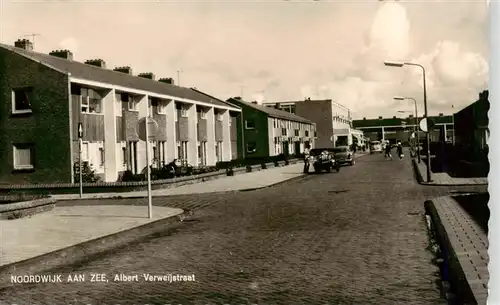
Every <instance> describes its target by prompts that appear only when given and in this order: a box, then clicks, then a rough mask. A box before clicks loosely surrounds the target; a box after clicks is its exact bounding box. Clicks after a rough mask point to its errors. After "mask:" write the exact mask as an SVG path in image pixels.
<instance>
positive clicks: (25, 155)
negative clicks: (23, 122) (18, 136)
mask: <svg viewBox="0 0 500 305" xmlns="http://www.w3.org/2000/svg"><path fill="white" fill-rule="evenodd" d="M33 148H34V146H33V144H15V145H14V169H33V168H34V162H33V156H34V153H33V152H34V149H33Z"/></svg>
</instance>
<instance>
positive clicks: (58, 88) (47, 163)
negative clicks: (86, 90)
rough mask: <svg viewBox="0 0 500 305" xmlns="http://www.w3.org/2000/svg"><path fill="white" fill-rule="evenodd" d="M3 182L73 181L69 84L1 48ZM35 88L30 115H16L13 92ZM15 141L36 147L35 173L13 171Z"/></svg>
mask: <svg viewBox="0 0 500 305" xmlns="http://www.w3.org/2000/svg"><path fill="white" fill-rule="evenodd" d="M0 71H2V73H0V183H6V184H17V183H60V182H71V169H72V164H71V141H70V127H69V121H70V107H69V104H70V100H69V88H68V87H69V81H68V77H67V75H65V74H62V73H59V72H56V71H54V70H51V69H50V68H47V67H45V66H42V65H41V64H39V63H36V62H34V61H31V60H29V59H27V58H25V57H23V56H20V55H17V54H15V53H12V52H9V51H7V50H5V49H2V48H0ZM17 87H33V95H32V97H31V99H30V102H31V106H32V108H33V113H32V114H27V115H15V116H13V115H12V103H11V101H12V89H13V88H17ZM13 143H32V144H34V166H35V168H34V170H30V171H23V172H21V171H13V147H12V145H13Z"/></svg>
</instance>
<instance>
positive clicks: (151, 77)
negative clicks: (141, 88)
mask: <svg viewBox="0 0 500 305" xmlns="http://www.w3.org/2000/svg"><path fill="white" fill-rule="evenodd" d="M137 76H139V77H142V78H147V79H152V80H155V78H156V77H155V75H154V74H153V73H151V72H145V73H139V75H137Z"/></svg>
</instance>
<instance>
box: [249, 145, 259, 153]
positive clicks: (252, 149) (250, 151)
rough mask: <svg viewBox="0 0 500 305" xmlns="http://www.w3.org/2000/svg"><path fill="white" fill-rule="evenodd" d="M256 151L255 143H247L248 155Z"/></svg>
mask: <svg viewBox="0 0 500 305" xmlns="http://www.w3.org/2000/svg"><path fill="white" fill-rule="evenodd" d="M256 151H257V143H255V142H248V143H247V152H248V153H254V152H256Z"/></svg>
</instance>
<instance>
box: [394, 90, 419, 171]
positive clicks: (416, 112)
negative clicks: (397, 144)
mask: <svg viewBox="0 0 500 305" xmlns="http://www.w3.org/2000/svg"><path fill="white" fill-rule="evenodd" d="M394 100H396V101H404V100H412V101H413V104H414V105H415V136H416V137H417V138H416V141H417V145H415V148H416V150H417V159H418V163H420V161H421V159H420V137H419V136H418V110H417V101H416V100H415V99H414V98H413V97H406V96H395V97H394Z"/></svg>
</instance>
